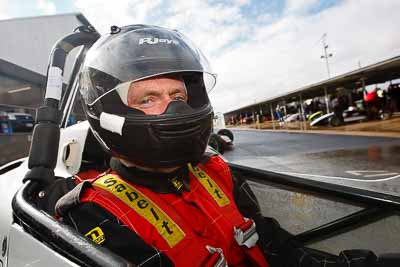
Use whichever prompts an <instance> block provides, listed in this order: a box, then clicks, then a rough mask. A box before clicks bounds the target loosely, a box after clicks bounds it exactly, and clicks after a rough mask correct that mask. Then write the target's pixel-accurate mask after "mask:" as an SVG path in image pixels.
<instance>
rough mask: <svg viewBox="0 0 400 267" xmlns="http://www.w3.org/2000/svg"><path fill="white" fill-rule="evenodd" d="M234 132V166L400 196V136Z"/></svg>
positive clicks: (230, 155) (231, 156) (231, 155)
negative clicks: (243, 166)
mask: <svg viewBox="0 0 400 267" xmlns="http://www.w3.org/2000/svg"><path fill="white" fill-rule="evenodd" d="M232 132H233V134H234V138H235V139H234V147H233V149H232V150H229V151H226V152H225V154H224V157H225V158H226V159H227V160H228V161H230V162H234V163H238V164H243V165H246V166H250V167H254V168H259V169H264V170H269V171H275V172H281V173H286V174H289V175H293V176H297V177H299V178H305V179H315V180H322V181H326V182H330V183H335V184H343V185H348V186H352V187H358V188H364V189H369V190H373V191H378V192H383V193H387V194H392V195H398V196H400V138H386V137H365V136H348V135H327V134H301V133H283V132H271V131H262V130H236V129H233V130H232Z"/></svg>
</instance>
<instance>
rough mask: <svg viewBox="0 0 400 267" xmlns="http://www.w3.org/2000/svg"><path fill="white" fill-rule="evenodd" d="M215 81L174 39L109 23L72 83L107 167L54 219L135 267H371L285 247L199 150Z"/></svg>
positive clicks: (246, 196)
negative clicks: (106, 155)
mask: <svg viewBox="0 0 400 267" xmlns="http://www.w3.org/2000/svg"><path fill="white" fill-rule="evenodd" d="M214 84H215V76H214V75H212V72H211V70H210V69H209V66H208V63H207V61H206V59H205V58H204V57H203V55H202V54H201V52H200V50H198V49H197V48H195V47H194V46H193V44H191V43H190V41H188V40H187V38H186V37H184V36H183V35H182V34H180V33H178V32H176V31H171V30H168V29H164V28H160V27H154V26H146V25H132V26H127V27H123V28H117V27H114V28H113V30H112V32H111V33H110V34H109V35H106V36H105V37H103V38H101V39H100V40H99V41H98V42H97V43H96V44H94V45H93V47H92V48H91V49H90V50H89V52H88V54H87V56H86V59H85V63H84V66H83V68H82V71H81V78H80V88H81V95H82V98H83V100H84V102H85V112H86V114H87V118H88V120H89V123H90V126H91V130H92V132H93V135H94V136H95V137H96V138H97V140H98V141H99V143H100V145H101V146H102V147H103V148H104V150H106V151H107V152H109V153H110V154H111V155H112V156H113V157H112V159H111V161H110V169H109V170H107V171H105V172H96V171H89V172H86V173H81V174H79V175H77V176H75V177H74V178H73V181H74V183H75V184H76V186H75V187H74V189H72V190H71V191H70V192H69V193H67V194H66V195H65V196H63V197H62V198H61V199H60V200H59V201H58V202H57V205H56V213H57V214H58V216H60V217H61V218H62V220H63V221H64V222H65V223H67V224H69V225H71V226H73V227H74V228H75V229H76V230H77V231H79V232H81V233H82V234H84V235H85V236H87V237H88V238H89V239H91V240H93V242H95V243H97V244H99V245H101V246H105V247H107V248H109V249H110V250H112V251H113V252H115V253H117V254H119V255H121V256H123V257H124V258H126V259H127V260H128V261H130V262H132V263H134V264H136V265H137V266H260V267H261V266H273V267H278V266H283V267H285V266H287V267H291V266H303V267H305V266H321V267H322V266H327V267H329V266H368V267H369V266H371V267H372V266H378V265H377V257H376V256H375V255H374V254H373V253H372V252H369V251H361V250H356V251H345V252H342V253H341V254H340V256H334V255H330V254H326V253H323V252H319V251H314V250H311V249H308V248H304V247H302V246H301V245H300V244H297V243H296V242H295V241H292V240H291V237H292V236H291V234H290V233H288V232H287V231H285V230H283V229H282V228H280V227H279V224H278V223H277V222H276V221H275V220H273V219H271V218H264V217H263V216H262V215H261V213H260V210H259V206H258V202H257V199H256V198H255V196H254V194H253V193H252V192H251V190H250V188H249V186H248V185H247V184H246V182H244V181H243V180H242V179H241V178H240V176H239V175H232V174H231V172H230V170H229V167H228V166H227V165H226V163H225V162H224V161H223V160H222V159H221V158H220V157H219V156H217V155H213V154H208V153H205V148H206V145H207V141H208V137H209V135H210V133H211V123H212V114H213V113H212V108H211V105H210V103H209V99H208V96H207V90H210V89H211V88H212V87H213V86H214Z"/></svg>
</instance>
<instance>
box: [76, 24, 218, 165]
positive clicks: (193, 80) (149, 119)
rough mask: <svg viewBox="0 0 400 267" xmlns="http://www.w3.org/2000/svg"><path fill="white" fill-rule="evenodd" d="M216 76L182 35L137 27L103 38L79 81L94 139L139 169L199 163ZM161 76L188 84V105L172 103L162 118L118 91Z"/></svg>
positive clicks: (208, 130) (209, 122)
mask: <svg viewBox="0 0 400 267" xmlns="http://www.w3.org/2000/svg"><path fill="white" fill-rule="evenodd" d="M146 38H147V39H146ZM211 73H212V72H211V70H210V67H209V65H208V62H207V60H206V59H205V57H204V56H203V54H202V53H201V52H200V50H198V49H197V48H196V47H195V46H194V45H193V44H192V43H191V42H190V41H189V40H188V39H187V38H186V37H184V36H183V35H182V34H180V33H178V32H177V31H171V30H168V29H164V28H160V27H154V26H147V25H132V26H127V27H123V28H121V31H120V32H119V33H114V34H109V35H106V36H104V37H102V38H101V39H100V40H99V41H98V42H97V43H95V44H94V45H93V46H92V48H91V49H90V50H89V52H88V54H87V58H86V59H85V62H84V66H83V68H82V71H81V77H80V88H81V90H80V91H81V95H82V98H83V100H84V102H85V104H86V105H84V110H85V112H86V115H87V118H88V121H89V123H90V126H91V130H92V131H93V134H94V136H95V137H96V138H97V140H98V141H99V142H100V144H101V145H102V147H103V148H104V149H105V150H106V151H108V152H109V153H111V154H112V155H114V156H117V157H120V158H124V159H126V160H128V161H130V162H132V163H134V164H137V165H140V166H146V167H154V168H156V167H177V166H182V165H185V164H187V163H189V162H190V163H192V164H197V163H198V162H199V161H200V159H201V157H202V156H203V154H204V151H205V149H206V147H207V144H208V139H209V136H210V134H211V130H212V118H213V110H212V107H211V104H210V101H209V99H208V96H207V90H211V89H212V87H213V86H214V85H215V75H213V74H211ZM159 76H168V77H172V78H173V79H179V80H181V81H183V82H184V85H185V88H186V91H187V102H184V101H171V102H169V104H168V105H167V107H166V108H165V111H164V112H163V113H162V114H159V115H146V114H145V113H144V112H143V111H141V110H138V109H134V108H131V107H128V106H127V105H126V104H124V103H126V101H122V99H121V94H120V93H118V92H117V89H118V88H120V87H121V86H126V84H128V85H129V84H130V82H135V81H140V80H144V79H152V78H156V77H159Z"/></svg>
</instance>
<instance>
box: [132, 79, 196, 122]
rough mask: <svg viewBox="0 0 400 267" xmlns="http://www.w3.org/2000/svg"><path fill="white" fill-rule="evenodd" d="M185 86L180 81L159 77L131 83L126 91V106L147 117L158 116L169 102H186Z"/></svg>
mask: <svg viewBox="0 0 400 267" xmlns="http://www.w3.org/2000/svg"><path fill="white" fill-rule="evenodd" d="M187 99H188V96H187V92H186V88H185V84H184V83H183V81H181V80H176V79H171V78H166V77H159V78H153V79H147V80H142V81H137V82H133V83H132V84H131V85H130V87H129V91H128V101H127V102H128V106H129V107H131V108H136V109H139V110H141V111H143V112H144V113H146V114H149V115H159V114H161V113H163V112H164V111H165V109H166V108H167V106H168V104H169V102H171V101H174V100H180V101H184V102H187Z"/></svg>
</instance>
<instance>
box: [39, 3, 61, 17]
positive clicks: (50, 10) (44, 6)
mask: <svg viewBox="0 0 400 267" xmlns="http://www.w3.org/2000/svg"><path fill="white" fill-rule="evenodd" d="M37 6H38V9H39V10H41V11H42V12H43V13H44V14H46V15H53V14H55V13H56V11H57V10H56V5H55V4H54V3H53V2H52V1H50V0H37Z"/></svg>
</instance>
